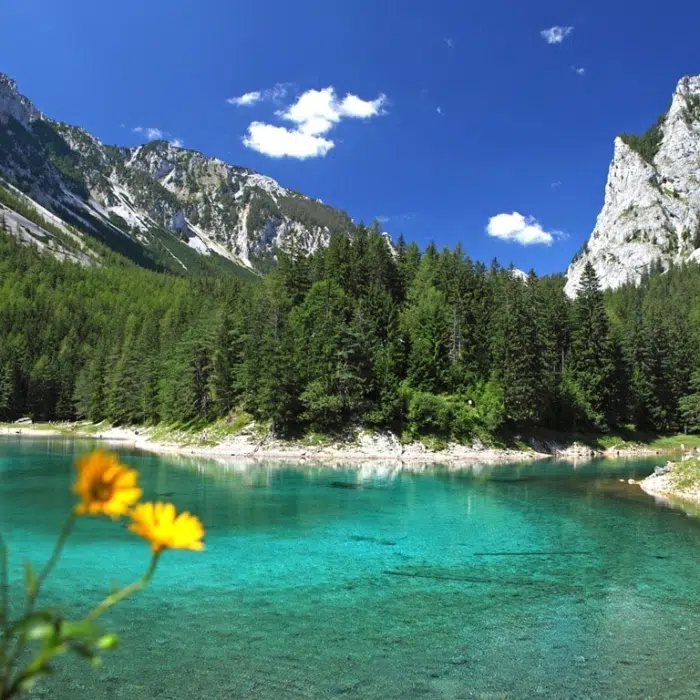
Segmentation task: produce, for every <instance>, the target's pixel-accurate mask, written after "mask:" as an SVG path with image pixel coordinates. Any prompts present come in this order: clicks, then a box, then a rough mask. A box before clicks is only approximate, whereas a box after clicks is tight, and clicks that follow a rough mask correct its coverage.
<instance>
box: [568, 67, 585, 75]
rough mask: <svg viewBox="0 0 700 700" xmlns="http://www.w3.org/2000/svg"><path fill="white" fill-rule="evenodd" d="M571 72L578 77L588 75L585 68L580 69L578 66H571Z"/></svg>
mask: <svg viewBox="0 0 700 700" xmlns="http://www.w3.org/2000/svg"><path fill="white" fill-rule="evenodd" d="M571 70H572V71H574V73H576V75H585V74H586V69H585V68H580V67H577V66H571Z"/></svg>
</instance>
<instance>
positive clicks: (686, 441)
mask: <svg viewBox="0 0 700 700" xmlns="http://www.w3.org/2000/svg"><path fill="white" fill-rule="evenodd" d="M532 440H535V441H536V442H538V443H545V442H548V443H558V444H572V443H574V442H577V443H579V444H581V445H585V446H586V447H590V448H591V449H594V450H609V449H620V450H624V449H633V448H646V449H651V450H660V451H662V452H672V451H675V450H680V449H681V446H684V447H685V448H686V449H688V448H692V447H697V446H700V435H684V434H676V435H659V434H657V433H646V432H643V431H640V430H636V429H635V428H634V427H633V426H627V427H625V428H617V429H616V430H615V431H614V432H610V433H594V432H579V431H571V432H559V431H556V430H547V429H545V428H535V429H532V430H527V431H522V432H520V433H518V434H511V435H504V436H503V442H504V443H505V444H506V445H507V446H509V447H515V448H516V449H526V448H528V447H529V446H530V444H531V441H532Z"/></svg>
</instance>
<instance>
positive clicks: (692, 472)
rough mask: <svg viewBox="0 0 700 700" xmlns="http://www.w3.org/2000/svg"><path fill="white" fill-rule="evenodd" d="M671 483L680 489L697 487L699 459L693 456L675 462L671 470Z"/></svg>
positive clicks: (699, 470)
mask: <svg viewBox="0 0 700 700" xmlns="http://www.w3.org/2000/svg"><path fill="white" fill-rule="evenodd" d="M671 483H672V484H673V486H674V487H675V488H676V489H678V490H680V491H684V490H686V489H691V488H695V487H697V486H698V484H700V459H698V458H697V457H693V458H692V459H682V460H681V461H680V462H676V463H675V464H674V465H673V469H672V471H671Z"/></svg>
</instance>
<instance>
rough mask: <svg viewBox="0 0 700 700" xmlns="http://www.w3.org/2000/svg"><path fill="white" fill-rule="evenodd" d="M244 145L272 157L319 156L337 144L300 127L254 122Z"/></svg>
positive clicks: (299, 157)
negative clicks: (301, 129) (288, 127)
mask: <svg viewBox="0 0 700 700" xmlns="http://www.w3.org/2000/svg"><path fill="white" fill-rule="evenodd" d="M243 145H244V146H247V147H248V148H251V149H252V150H254V151H257V152H258V153H262V154H263V155H266V156H270V157H271V158H284V157H285V156H288V157H289V158H298V159H299V160H305V159H306V158H317V157H318V156H325V155H326V153H328V151H330V150H331V148H333V146H334V145H335V144H334V143H333V141H329V140H328V139H324V138H322V137H321V136H316V135H314V134H312V133H304V132H303V131H300V130H299V129H287V128H286V127H284V126H274V125H273V124H265V123H263V122H253V123H252V124H251V125H250V126H249V127H248V133H247V135H246V136H245V137H244V138H243Z"/></svg>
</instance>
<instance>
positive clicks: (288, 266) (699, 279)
mask: <svg viewBox="0 0 700 700" xmlns="http://www.w3.org/2000/svg"><path fill="white" fill-rule="evenodd" d="M5 196H6V197H7V195H5ZM15 199H16V198H15ZM12 204H13V205H14V206H15V207H18V206H19V204H21V201H20V202H19V204H18V202H17V201H14V200H13V201H12ZM173 241H175V242H173ZM161 244H162V245H163V246H174V245H184V244H182V243H180V242H179V241H176V239H174V238H173V237H170V236H168V234H167V232H162V239H161ZM168 249H170V248H168ZM177 252H178V254H179V253H180V251H179V250H178V251H177ZM183 255H184V254H183ZM104 259H105V261H106V264H104V265H103V266H102V267H99V268H97V267H95V268H86V267H80V266H78V265H74V264H68V263H59V262H57V261H55V260H53V259H51V258H49V257H47V256H44V255H40V254H39V253H37V251H35V250H33V249H31V248H28V247H22V246H20V245H18V244H17V243H15V242H14V241H13V240H12V239H11V238H10V237H9V236H7V235H0V419H2V420H12V419H15V418H17V417H20V416H22V415H27V414H28V415H31V416H32V417H34V418H36V419H44V420H54V419H61V420H63V419H75V418H88V419H91V420H109V421H112V422H116V423H123V424H128V423H139V424H140V423H154V422H157V421H168V422H189V421H193V422H197V421H209V420H213V419H216V418H218V417H223V416H226V415H228V414H230V413H231V412H233V411H237V410H239V409H243V410H245V411H247V412H249V413H250V414H252V415H253V417H254V418H255V419H257V420H258V421H260V422H262V423H267V424H268V425H269V426H270V428H271V430H272V432H273V433H275V434H279V435H291V434H298V433H299V432H302V431H304V430H307V429H310V428H311V429H315V430H320V431H324V432H336V431H342V430H344V429H345V428H346V427H348V426H352V425H369V426H378V427H388V428H392V429H394V430H397V431H403V432H405V433H406V434H407V435H408V436H412V437H415V438H421V439H422V438H426V437H431V438H437V439H438V440H439V441H441V442H443V443H444V442H446V441H448V440H457V441H465V442H466V441H472V440H474V439H477V438H483V439H486V438H487V436H488V435H489V434H494V433H498V432H499V431H501V430H502V429H504V428H505V429H508V430H509V431H511V434H512V431H513V430H521V429H526V430H527V429H532V428H536V427H546V428H556V429H558V430H570V429H572V428H576V429H590V428H595V429H599V430H605V429H607V428H610V427H613V426H621V425H626V424H629V423H634V424H636V425H637V426H639V427H640V428H643V429H645V430H648V431H670V430H678V429H679V428H688V429H700V400H699V399H698V396H700V381H699V380H698V377H699V376H700V364H699V361H698V359H697V358H698V357H700V353H698V349H699V347H700V302H697V301H696V300H698V299H700V268H698V267H696V266H686V267H683V268H674V267H671V269H670V270H668V271H667V272H665V273H663V274H662V273H661V271H660V270H655V271H651V272H650V273H649V274H648V275H646V276H645V279H644V280H643V283H642V285H641V286H640V287H633V286H625V287H623V288H621V289H620V290H618V291H616V292H614V293H607V294H603V293H602V292H601V291H600V289H599V286H598V281H597V279H596V276H595V272H594V270H593V268H592V267H590V266H588V267H587V268H586V270H585V272H584V275H583V278H582V288H581V291H580V294H579V296H578V298H577V299H576V300H575V301H573V302H572V301H570V300H569V299H567V298H566V296H565V295H564V291H563V288H564V279H563V278H562V277H561V276H551V277H546V278H542V279H539V278H537V276H536V275H535V274H534V273H531V274H530V276H529V277H528V279H527V280H521V279H519V278H518V277H516V276H515V275H514V274H513V271H512V270H511V269H508V268H503V267H501V266H500V265H498V264H497V263H496V262H494V263H493V264H492V265H491V266H490V267H489V268H488V269H487V268H486V267H485V266H484V265H483V264H481V263H476V262H474V261H472V260H470V259H469V257H467V256H466V255H465V254H464V253H463V251H462V250H461V248H459V247H457V248H455V249H453V250H450V249H445V250H443V251H441V252H439V251H438V250H437V249H436V247H435V246H433V245H431V246H428V248H427V249H426V250H425V252H424V253H422V254H421V252H420V251H419V250H418V248H417V246H415V245H414V244H410V245H407V244H406V243H405V242H403V241H401V240H399V243H398V246H397V250H396V251H395V253H394V252H392V251H391V250H390V249H389V247H388V246H387V244H386V241H385V240H384V238H383V237H382V235H381V234H380V233H379V231H378V230H377V228H376V227H375V228H366V227H364V226H358V227H356V228H355V229H354V230H353V231H352V232H351V233H350V234H349V235H333V236H332V237H331V240H330V242H329V245H328V246H327V247H326V248H322V249H320V250H319V251H317V252H316V253H315V254H314V255H312V256H305V255H303V254H302V253H301V252H300V247H299V246H295V245H294V242H292V247H291V250H290V251H289V252H288V253H284V254H280V255H279V261H278V264H277V266H276V267H275V268H274V269H273V270H272V271H271V272H270V273H269V274H268V275H266V276H265V277H264V278H262V279H249V280H241V279H239V278H237V277H234V276H232V275H229V274H226V273H225V271H224V270H221V271H220V272H219V274H216V275H193V276H188V277H184V276H175V275H172V274H168V273H164V272H151V271H147V270H144V269H141V268H139V267H137V266H135V265H132V264H129V263H127V262H126V261H124V259H123V258H118V257H117V256H113V257H112V258H110V257H109V256H106V257H105V258H104ZM691 377H692V381H691Z"/></svg>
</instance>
